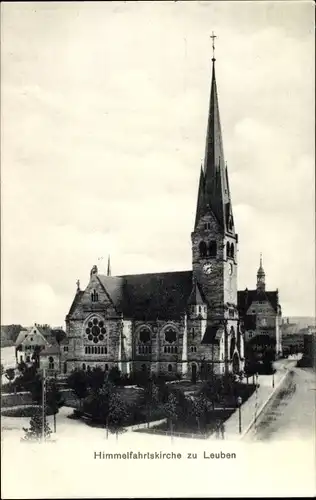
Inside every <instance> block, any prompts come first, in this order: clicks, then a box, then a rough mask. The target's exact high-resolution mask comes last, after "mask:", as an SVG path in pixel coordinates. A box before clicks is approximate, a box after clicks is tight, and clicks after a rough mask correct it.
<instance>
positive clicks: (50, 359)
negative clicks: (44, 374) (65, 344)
mask: <svg viewBox="0 0 316 500" xmlns="http://www.w3.org/2000/svg"><path fill="white" fill-rule="evenodd" d="M48 368H49V369H50V370H53V369H54V358H53V357H52V356H49V358H48Z"/></svg>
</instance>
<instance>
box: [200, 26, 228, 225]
mask: <svg viewBox="0 0 316 500" xmlns="http://www.w3.org/2000/svg"><path fill="white" fill-rule="evenodd" d="M211 38H212V48H213V57H212V83H211V96H210V104H209V113H208V125H207V135H206V145H205V157H204V172H203V173H204V183H205V189H204V202H205V205H206V206H207V205H209V206H210V208H211V210H212V212H213V213H214V214H215V216H216V217H217V219H218V220H219V222H220V224H221V225H222V226H223V228H224V229H226V227H227V224H228V219H229V215H231V216H232V213H231V203H230V193H229V186H228V174H227V166H226V164H225V159H224V148H223V140H222V130H221V122H220V114H219V105H218V93H217V84H216V75H215V60H216V59H215V53H214V52H215V46H214V40H215V38H216V35H214V33H213V34H212V36H211Z"/></svg>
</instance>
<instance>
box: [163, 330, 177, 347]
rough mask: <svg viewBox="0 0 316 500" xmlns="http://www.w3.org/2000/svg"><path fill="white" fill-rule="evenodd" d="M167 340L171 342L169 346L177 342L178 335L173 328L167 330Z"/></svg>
mask: <svg viewBox="0 0 316 500" xmlns="http://www.w3.org/2000/svg"><path fill="white" fill-rule="evenodd" d="M165 340H166V342H169V344H172V343H173V342H175V341H176V340H177V334H176V332H175V330H174V329H173V328H167V330H165Z"/></svg>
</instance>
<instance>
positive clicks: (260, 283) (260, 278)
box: [257, 254, 266, 292]
mask: <svg viewBox="0 0 316 500" xmlns="http://www.w3.org/2000/svg"><path fill="white" fill-rule="evenodd" d="M265 288H266V275H265V272H264V270H263V267H262V254H260V266H259V269H258V272H257V290H258V292H259V291H263V292H264V291H265Z"/></svg>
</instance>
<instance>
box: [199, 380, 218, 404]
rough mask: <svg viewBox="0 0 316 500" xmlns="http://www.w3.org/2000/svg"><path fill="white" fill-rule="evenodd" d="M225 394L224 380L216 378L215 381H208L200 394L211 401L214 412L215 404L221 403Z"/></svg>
mask: <svg viewBox="0 0 316 500" xmlns="http://www.w3.org/2000/svg"><path fill="white" fill-rule="evenodd" d="M223 392H224V391H223V380H222V379H221V378H219V377H214V378H213V380H208V381H206V382H205V383H204V384H203V386H202V388H201V391H200V394H201V395H203V396H204V397H206V398H207V399H209V400H210V402H211V404H212V408H213V410H214V407H215V403H219V401H220V399H221V396H222V394H223Z"/></svg>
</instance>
